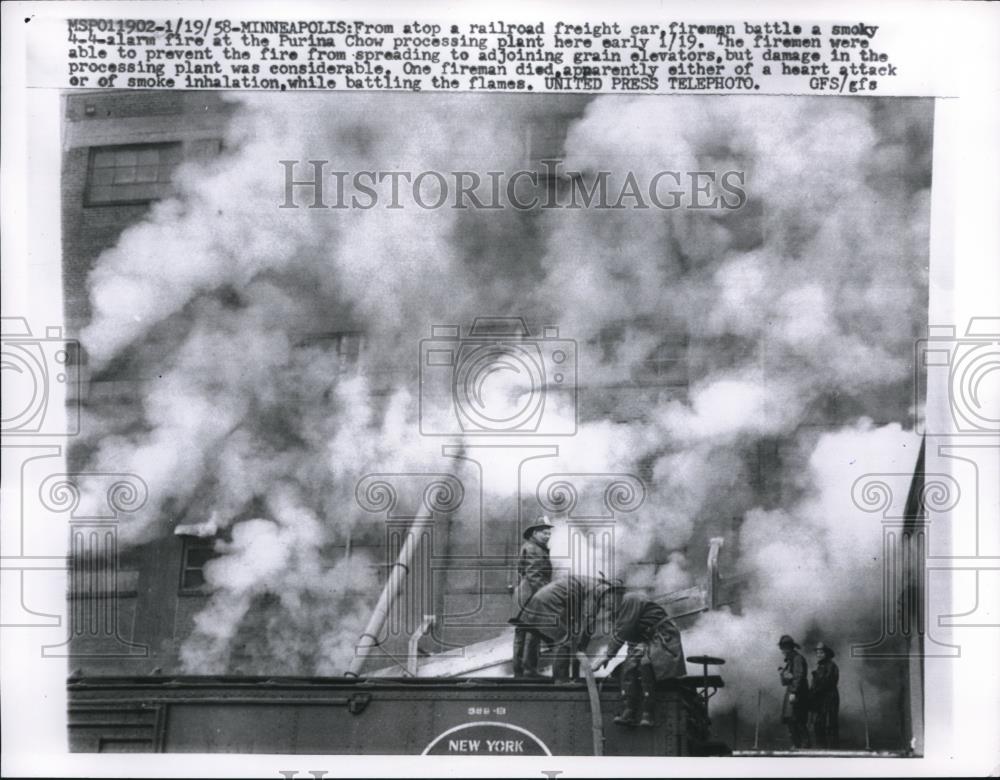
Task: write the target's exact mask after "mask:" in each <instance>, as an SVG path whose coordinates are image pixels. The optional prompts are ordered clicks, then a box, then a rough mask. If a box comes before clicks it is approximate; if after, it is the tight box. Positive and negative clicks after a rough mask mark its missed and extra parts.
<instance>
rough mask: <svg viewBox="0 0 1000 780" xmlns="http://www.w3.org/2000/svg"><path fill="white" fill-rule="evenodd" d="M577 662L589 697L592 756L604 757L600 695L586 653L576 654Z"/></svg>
mask: <svg viewBox="0 0 1000 780" xmlns="http://www.w3.org/2000/svg"><path fill="white" fill-rule="evenodd" d="M576 658H577V660H578V661H579V662H580V668H581V669H583V676H584V678H585V679H586V681H587V694H588V696H589V697H590V730H591V733H592V735H593V739H594V755H595V756H603V755H604V716H603V715H602V714H601V695H600V693H598V691H597V680H596V679H595V677H594V670H593V669H591V668H590V658H588V657H587V654H586V653H581V652H579V651H578V652H577V654H576Z"/></svg>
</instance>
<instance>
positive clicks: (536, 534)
mask: <svg viewBox="0 0 1000 780" xmlns="http://www.w3.org/2000/svg"><path fill="white" fill-rule="evenodd" d="M552 528H553V526H552V525H551V524H550V523H549V522H548V518H547V517H540V518H538V520H537V521H536V522H535V524H534V525H530V526H528V527H527V528H525V529H524V534H523V536H524V544H522V545H521V555H520V557H519V558H518V560H517V576H518V581H517V586H516V587H515V588H514V610H515V612H520V611H521V610H522V609H523V608H524V606H525V605H526V604H527V603H528V601H529V600H530V599H531V597H532V596H534V595H535V591H537V590H538V589H539V588H541V587H542V586H544V585H548V584H549V583H550V582H551V581H552V561H551V560H550V559H549V539H550V538H552ZM538 645H539V638H538V634H535V633H534V632H531V631H527V630H525V629H523V628H520V627H517V628H515V629H514V676H515V677H541V674H539V672H538Z"/></svg>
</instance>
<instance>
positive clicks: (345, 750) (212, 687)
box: [69, 676, 725, 756]
mask: <svg viewBox="0 0 1000 780" xmlns="http://www.w3.org/2000/svg"><path fill="white" fill-rule="evenodd" d="M706 685H707V686H708V687H709V688H717V687H721V685H722V680H721V679H720V678H719V677H708V678H706V677H691V678H682V679H680V680H671V681H665V682H663V683H661V684H660V685H659V687H658V690H657V694H656V726H655V728H635V727H623V726H619V725H616V724H614V723H613V720H612V719H613V717H614V715H615V714H616V713H617V711H618V708H619V694H618V690H617V685H616V684H615V683H614V682H613V681H611V680H610V679H609V680H606V681H605V683H604V684H603V685H600V686H598V687H597V688H596V689H588V687H587V686H586V684H585V683H583V682H571V683H566V684H555V683H553V682H552V681H551V680H531V681H524V680H517V679H488V678H465V679H461V678H402V679H387V678H378V679H370V678H369V679H364V678H361V679H359V678H350V677H339V678H330V677H326V678H323V677H317V678H289V677H281V678H279V677H270V678H254V677H159V676H152V677H89V678H80V679H71V680H70V682H69V728H70V732H69V733H70V747H71V750H73V751H75V752H122V751H125V752H129V751H130V752H197V753H214V752H227V753H311V754H379V753H382V754H412V755H420V754H429V755H442V754H448V755H565V756H570V755H595V754H597V755H601V754H603V755H630V756H690V755H706V754H717V753H720V752H723V753H724V752H725V748H723V747H721V746H720V745H718V744H716V743H713V742H712V741H711V738H710V735H709V721H708V717H707V711H706V699H705V698H704V697H703V694H702V693H700V692H699V689H701V690H702V691H704V689H705V686H706ZM595 694H596V695H595Z"/></svg>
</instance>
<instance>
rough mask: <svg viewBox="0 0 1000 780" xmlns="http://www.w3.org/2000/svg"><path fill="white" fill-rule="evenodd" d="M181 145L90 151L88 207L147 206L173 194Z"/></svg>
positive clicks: (103, 148) (130, 146)
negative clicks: (142, 204)
mask: <svg viewBox="0 0 1000 780" xmlns="http://www.w3.org/2000/svg"><path fill="white" fill-rule="evenodd" d="M182 157H183V152H182V145H181V144H180V143H166V144H138V145H129V146H101V147H94V148H92V149H91V150H90V163H89V166H88V168H87V193H86V204H87V205H88V206H99V205H103V204H106V203H144V202H147V201H151V200H157V199H158V198H163V197H166V196H168V195H170V194H171V193H172V192H173V183H172V182H173V176H174V172H175V171H176V169H177V166H178V165H180V163H181V159H182Z"/></svg>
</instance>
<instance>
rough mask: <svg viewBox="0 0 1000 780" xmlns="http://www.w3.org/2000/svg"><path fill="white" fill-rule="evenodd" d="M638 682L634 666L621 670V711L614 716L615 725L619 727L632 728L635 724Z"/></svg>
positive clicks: (627, 666)
mask: <svg viewBox="0 0 1000 780" xmlns="http://www.w3.org/2000/svg"><path fill="white" fill-rule="evenodd" d="M638 689H639V680H638V679H637V677H636V671H635V667H634V666H629V665H626V666H625V667H624V668H623V669H622V687H621V698H622V711H621V712H619V713H618V714H617V715H615V723H617V724H618V725H619V726H634V725H635V723H636V714H637V713H636V710H637V707H636V706H635V703H636V699H638V698H639V690H638Z"/></svg>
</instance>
